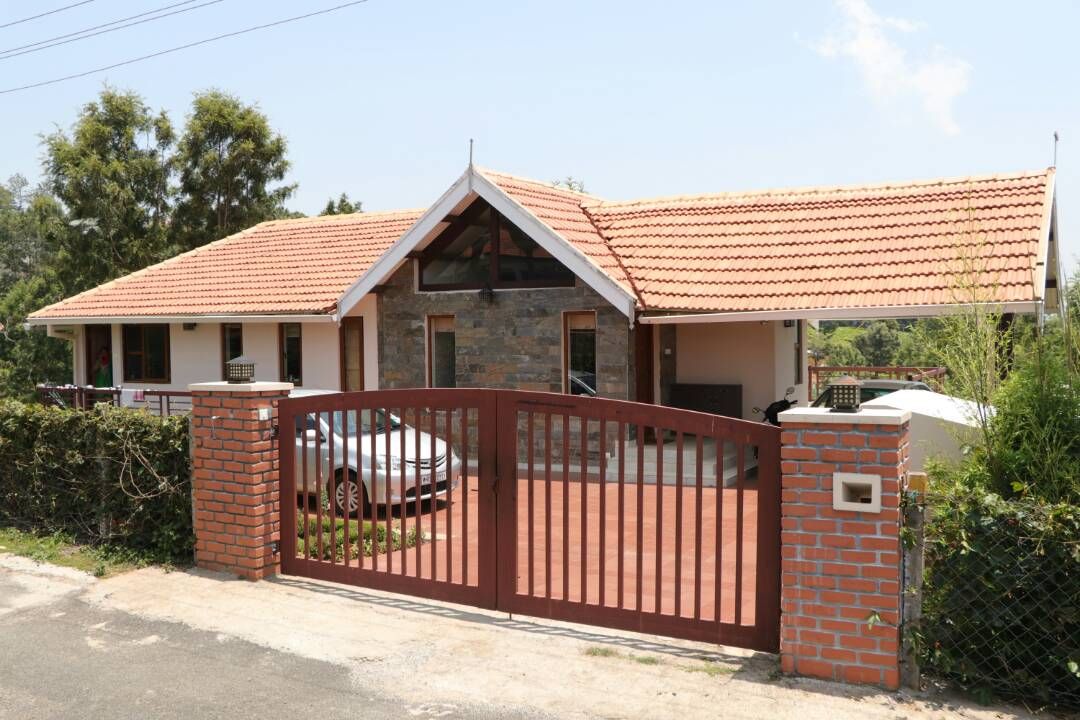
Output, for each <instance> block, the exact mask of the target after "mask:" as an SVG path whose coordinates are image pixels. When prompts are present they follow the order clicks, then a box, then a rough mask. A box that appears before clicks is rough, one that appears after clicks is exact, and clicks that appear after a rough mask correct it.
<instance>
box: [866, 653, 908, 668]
mask: <svg viewBox="0 0 1080 720" xmlns="http://www.w3.org/2000/svg"><path fill="white" fill-rule="evenodd" d="M859 662H861V663H862V664H864V665H880V666H883V667H896V666H897V664H898V662H899V661H898V659H897V657H896V656H895V655H882V654H879V653H859Z"/></svg>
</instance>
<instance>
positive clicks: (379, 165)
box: [0, 0, 1080, 268]
mask: <svg viewBox="0 0 1080 720" xmlns="http://www.w3.org/2000/svg"><path fill="white" fill-rule="evenodd" d="M71 1H72V0H48V1H47V2H46V1H44V0H43V2H41V3H34V4H32V5H31V4H28V3H16V2H4V3H0V24H2V23H3V22H6V21H9V20H12V19H18V18H20V17H23V16H25V15H28V14H31V10H28V8H32V9H42V10H44V9H50V8H53V7H58V6H61V5H66V4H70V2H71ZM205 1H206V0H199V2H205ZM341 1H342V0H310V1H309V2H304V3H299V2H288V1H287V0H262V1H260V2H254V1H252V0H246V1H245V0H224V1H223V2H219V3H217V4H214V5H211V6H209V7H205V8H202V9H198V10H194V11H192V12H189V13H185V14H182V15H177V16H174V17H171V18H167V19H165V20H161V21H158V22H153V23H147V24H144V25H141V26H138V27H135V28H129V29H126V30H120V31H118V32H115V33H111V34H107V35H103V36H100V37H97V38H93V39H90V40H86V41H82V42H77V43H71V44H68V45H65V46H62V47H58V48H54V49H50V50H46V51H43V52H38V53H32V54H27V55H24V56H21V57H16V58H11V59H7V60H0V86H2V88H7V87H11V86H16V85H22V84H25V83H27V82H35V81H38V80H45V79H49V78H52V77H56V76H60V75H67V74H70V73H73V72H78V71H82V70H85V69H89V68H93V67H97V66H101V65H106V64H110V63H113V62H116V61H120V60H124V59H126V58H129V57H135V56H138V55H143V54H146V53H150V52H154V51H157V50H161V49H164V48H167V47H172V46H175V45H180V44H183V43H186V42H190V41H193V40H198V39H201V38H204V37H208V36H211V35H215V34H218V33H221V32H227V31H229V30H233V29H239V28H243V27H247V26H249V25H255V24H261V23H263V22H268V21H272V20H276V19H279V18H283V17H288V16H291V15H296V14H299V13H302V12H306V11H309V10H314V9H319V8H323V7H329V6H332V5H335V4H338V3H339V2H341ZM167 4H171V0H143V1H141V2H135V1H133V0H95V1H94V2H90V3H88V4H85V5H83V6H80V7H78V8H74V9H72V10H69V11H65V12H62V13H58V14H55V15H52V16H49V17H47V18H43V19H41V20H37V21H33V22H27V23H23V24H20V25H16V26H13V27H9V28H3V29H0V50H2V49H5V48H10V47H13V46H16V45H23V44H25V43H29V42H35V41H37V40H42V39H45V38H48V37H52V36H55V35H60V34H63V33H66V32H71V31H74V30H79V29H82V28H85V27H88V26H91V25H96V24H99V23H103V22H108V21H110V20H114V19H117V18H121V17H124V16H127V15H133V14H135V13H138V12H143V11H146V10H151V9H154V8H157V7H160V6H163V5H167ZM1078 26H1080V4H1077V3H1072V2H1065V1H1062V2H1052V1H1046V2H1038V1H1036V2H1030V3H1023V4H1021V3H1015V2H948V3H942V2H928V1H912V2H903V3H900V2H885V1H884V0H804V1H801V2H773V3H767V2H755V3H734V2H688V1H681V0H665V1H664V2H656V1H655V0H653V1H650V2H634V1H633V0H621V1H619V2H614V1H612V2H606V1H604V2H601V1H596V2H588V1H586V0H581V1H578V2H571V1H569V0H543V1H542V2H541V1H539V0H536V1H533V0H515V1H514V2H479V1H469V0H459V1H458V2H445V0H444V1H436V0H369V1H368V2H367V3H366V4H363V5H359V6H356V7H351V8H347V9H344V10H342V11H340V12H337V13H333V14H330V15H326V16H322V17H318V18H313V19H310V20H305V21H301V22H298V23H293V24H290V25H286V26H283V27H279V28H275V29H270V30H266V31H262V32H258V33H254V34H251V35H247V36H244V37H240V38H234V39H230V40H225V41H222V42H219V43H214V44H211V45H205V46H202V47H199V48H196V49H193V50H189V51H184V52H181V53H177V54H173V55H170V56H166V57H163V58H159V59H155V60H151V61H148V62H144V63H140V64H136V65H132V66H129V67H125V68H119V69H116V70H112V71H109V72H107V73H102V74H100V75H95V76H91V77H88V78H83V79H79V80H74V81H70V82H66V83H61V84H57V85H52V86H49V87H45V88H40V89H35V90H29V91H26V92H20V93H12V94H8V95H0V112H2V113H3V118H4V120H3V132H2V134H0V177H7V176H8V175H10V174H12V173H15V172H21V173H23V174H25V175H27V176H29V177H31V178H32V179H34V178H36V177H37V176H38V173H39V163H40V154H41V148H40V144H39V134H40V133H43V132H48V131H50V130H51V129H53V128H54V127H56V126H57V125H59V126H62V127H67V126H68V125H70V123H71V121H72V120H73V119H74V117H75V115H76V112H77V110H78V108H79V106H80V105H81V104H83V103H84V102H86V101H88V100H90V99H91V98H92V97H93V96H94V95H95V94H96V92H97V91H98V90H99V89H100V88H101V87H102V85H103V83H106V82H107V83H109V84H111V85H113V86H115V87H118V88H130V89H133V90H136V91H138V92H139V93H141V94H142V95H143V96H144V97H145V99H146V100H147V102H148V103H149V104H150V105H151V106H152V107H154V108H165V109H167V110H168V111H169V112H170V114H171V115H172V116H173V118H174V120H176V121H180V120H181V119H182V117H183V115H184V114H185V113H186V112H187V109H188V107H189V104H190V98H191V95H192V93H194V92H196V91H198V90H201V89H205V88H210V87H217V88H220V89H223V90H227V91H229V92H232V93H235V94H237V95H239V96H240V97H241V98H243V99H244V100H246V101H249V102H253V103H257V104H258V105H259V106H260V107H261V108H262V109H263V110H264V111H265V112H266V114H267V115H268V116H269V117H270V120H271V122H272V124H273V126H274V127H275V128H276V129H277V130H278V131H280V132H281V133H282V134H284V135H285V137H286V138H287V139H288V141H289V156H290V159H291V160H292V163H293V168H292V173H291V179H292V180H294V181H296V182H298V183H299V189H298V192H297V194H296V196H295V197H294V199H293V200H292V202H291V203H290V204H291V206H292V207H293V208H294V209H297V210H301V211H303V212H308V213H314V212H317V211H318V210H319V209H320V208H321V206H322V205H323V204H324V203H325V201H326V199H327V198H328V197H330V196H331V195H334V196H336V195H337V194H339V193H341V192H343V191H345V192H348V193H349V195H350V196H351V197H353V198H354V199H359V200H362V201H363V203H364V207H365V209H369V210H381V209H394V208H403V207H424V206H427V205H428V204H430V203H431V202H433V201H434V200H435V199H436V198H437V197H438V196H439V195H440V194H441V193H442V192H443V191H444V190H445V189H446V188H447V187H448V186H449V185H450V183H451V182H452V181H453V180H454V179H455V178H456V177H457V176H458V175H459V174H460V172H461V171H462V170H463V168H464V166H465V164H466V162H467V152H468V139H469V138H470V137H472V138H475V139H476V159H477V162H478V163H480V164H482V165H485V166H488V167H493V168H497V169H500V170H504V171H507V172H513V173H517V174H521V175H526V176H529V177H535V178H539V179H545V180H546V179H554V178H558V177H563V176H566V175H568V174H572V175H574V176H575V177H578V178H580V179H583V180H584V181H585V183H586V185H587V187H588V189H589V190H590V191H591V192H593V193H596V194H598V195H602V196H605V197H610V198H613V199H618V198H632V197H639V196H649V195H670V194H678V193H700V192H716V191H726V190H748V189H758V188H767V187H784V186H793V185H817V184H840V183H860V182H876V181H888V180H903V179H914V178H924V177H934V176H956V175H966V174H971V173H987V172H1008V171H1014V170H1020V169H1035V168H1042V167H1046V166H1047V165H1049V164H1050V162H1051V133H1052V132H1053V131H1054V130H1058V131H1059V132H1060V134H1061V138H1062V140H1061V145H1060V147H1059V152H1058V166H1059V172H1058V203H1059V221H1060V225H1061V234H1062V240H1063V249H1064V257H1063V264H1064V265H1065V266H1066V267H1067V268H1068V267H1073V266H1074V265H1075V263H1076V258H1077V257H1078V256H1080V230H1078V229H1076V228H1074V227H1073V222H1072V220H1073V217H1074V216H1080V212H1074V211H1076V210H1077V208H1078V207H1080V93H1077V92H1076V89H1075V87H1076V75H1077V73H1078V72H1080V50H1078V49H1077V43H1076V40H1075V37H1074V33H1075V28H1076V27H1078ZM2 88H0V89H2Z"/></svg>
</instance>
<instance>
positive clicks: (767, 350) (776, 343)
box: [675, 321, 806, 420]
mask: <svg viewBox="0 0 1080 720" xmlns="http://www.w3.org/2000/svg"><path fill="white" fill-rule="evenodd" d="M783 325H784V324H783V322H782V321H776V322H742V323H705V324H701V325H678V326H677V330H676V333H677V339H676V344H675V346H676V353H675V368H676V369H675V376H676V382H680V383H708V384H725V385H726V384H738V385H742V416H743V419H746V420H761V419H763V418H762V416H761V415H754V413H753V408H754V407H759V408H765V406H767V405H768V404H769V403H771V402H773V401H774V400H779V399H780V398H782V397H784V390H785V389H787V388H788V387H791V386H792V385H795V347H794V346H795V332H796V330H795V328H794V327H790V328H785V327H784V326H783ZM804 329H805V328H804ZM804 343H805V339H804ZM801 361H802V363H803V381H804V383H805V380H806V367H805V364H806V356H805V353H803V355H802V358H801ZM800 393H801V394H800ZM805 393H806V387H805V384H803V385H799V386H797V387H796V388H795V394H794V395H793V397H795V398H803V397H805Z"/></svg>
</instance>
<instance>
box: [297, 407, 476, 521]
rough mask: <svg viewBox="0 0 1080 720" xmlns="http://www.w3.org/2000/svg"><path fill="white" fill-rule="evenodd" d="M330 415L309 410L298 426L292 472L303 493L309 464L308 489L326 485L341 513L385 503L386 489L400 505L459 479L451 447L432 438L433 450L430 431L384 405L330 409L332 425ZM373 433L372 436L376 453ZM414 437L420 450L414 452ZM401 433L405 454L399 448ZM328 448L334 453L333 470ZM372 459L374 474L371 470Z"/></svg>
mask: <svg viewBox="0 0 1080 720" xmlns="http://www.w3.org/2000/svg"><path fill="white" fill-rule="evenodd" d="M328 392H331V391H313V390H296V391H294V392H293V396H294V397H295V396H297V395H319V394H326V393H328ZM329 416H330V413H325V412H324V413H318V417H317V418H316V413H308V415H307V418H306V423H305V427H304V428H302V429H300V428H298V429H297V431H296V466H295V468H296V475H295V477H296V488H297V494H298V495H301V494H303V492H304V485H303V483H304V464H306V465H307V478H308V483H309V485H308V489H307V494H308V495H309V496H315V497H318V496H319V494H320V492H321V491H322V490H326V492H327V494H328V496H329V497H330V498H331V499H332V500H333V502H334V504H335V509H336V510H337V512H338V513H339V515H344V514H348V515H349V516H350V517H352V516H355V515H356V514H357V512H359V511H360V510H363V513H364V514H365V515H368V514H370V513H371V505H372V503H375V504H376V505H385V504H386V501H387V490H388V489H389V501H390V504H391V505H398V504H401V503H403V502H405V503H409V502H415V501H416V500H417V494H419V500H420V501H421V502H423V501H426V500H432V499H437V498H440V497H443V496H445V495H446V494H447V492H449V491H450V490H452V489H454V488H456V487H458V485H459V484H460V483H461V461H460V460H459V459H458V456H457V454H456V453H454V451H453V449H452V448H448V447H447V445H446V442H445V441H444V440H442V439H440V438H435V440H434V454H432V437H431V435H429V434H428V433H426V432H422V431H419V430H417V429H415V428H413V427H410V426H408V425H405V424H403V423H402V422H401V420H400V419H399V418H398V417H397V416H395V415H393V414H390V413H385V412H383V411H382V410H375V411H374V413H373V412H372V411H371V410H361V411H358V412H357V411H350V412H348V413H343V412H341V411H338V412H334V413H333V427H332V428H331V427H330V422H329V420H330V418H329ZM346 416H347V417H346ZM357 420H359V423H360V424H359V427H357ZM386 433H389V434H390V453H389V454H387V453H386V438H385V435H386ZM372 434H374V435H375V436H376V440H375V453H374V454H372V447H371V445H372V443H371V436H372ZM346 436H347V437H348V440H349V442H348V457H347V458H344V457H343V456H344V447H345V442H344V441H345V438H346ZM418 436H419V446H420V452H419V455H417V451H416V450H417V437H418ZM403 438H404V445H405V453H404V455H402V453H401V446H402V439H403ZM331 447H333V452H334V462H333V463H332V466H333V468H334V469H333V472H331V462H330V449H331ZM373 464H374V468H375V472H374V477H373V473H372V471H371V468H372V465H373ZM320 466H321V468H322V472H321V473H319V474H318V475H317V474H316V470H317V469H318V468H319V467H320ZM343 468H346V469H347V472H348V479H349V482H348V483H346V482H345V474H344V472H345V470H343ZM402 472H404V482H403V481H402ZM317 477H318V478H319V480H318V481H317V480H316V478H317ZM357 478H360V482H357ZM320 481H321V482H320ZM373 482H374V485H373ZM320 485H321V487H320ZM387 485H389V488H387ZM403 485H404V494H402V486H403ZM346 486H348V490H346ZM361 488H363V494H362V495H361V491H360V489H361ZM346 495H347V496H348V497H347V498H346Z"/></svg>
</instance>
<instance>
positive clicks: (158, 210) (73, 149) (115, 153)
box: [44, 88, 175, 295]
mask: <svg viewBox="0 0 1080 720" xmlns="http://www.w3.org/2000/svg"><path fill="white" fill-rule="evenodd" d="M174 138H175V136H174V132H173V128H172V123H171V122H170V121H169V118H168V117H167V116H166V115H165V113H164V112H160V113H158V114H156V115H155V114H153V113H152V112H151V110H150V108H149V107H148V106H147V105H146V103H145V102H144V101H143V99H142V98H141V97H139V95H138V94H136V93H134V92H130V91H127V92H121V91H116V90H112V89H110V88H106V89H105V90H103V91H102V92H101V95H100V96H99V97H98V99H96V100H94V101H91V102H89V103H87V104H86V105H85V106H84V107H83V110H82V113H81V114H80V116H79V118H78V120H76V121H75V125H74V126H73V127H72V130H71V134H70V135H69V134H68V133H66V132H64V131H63V130H57V131H55V132H53V133H52V134H50V135H48V136H46V137H45V138H44V145H45V159H44V164H45V173H46V176H47V182H48V185H49V188H50V189H51V190H52V192H53V193H54V194H55V195H56V197H57V198H58V199H59V200H60V202H62V203H63V204H64V207H66V208H67V211H68V213H69V215H70V217H69V220H70V221H71V223H70V224H71V227H70V229H69V231H68V232H63V233H59V234H57V235H56V236H55V238H54V241H55V248H54V258H53V262H52V266H53V269H54V271H55V272H56V274H57V277H58V278H59V279H60V281H61V283H62V285H63V289H64V294H65V295H67V294H71V293H74V292H79V291H81V290H84V289H86V288H89V287H93V286H95V285H98V284H100V283H103V282H105V281H107V280H111V279H112V278H115V277H118V276H120V275H126V274H128V273H130V272H133V271H135V270H138V269H140V268H143V267H146V266H147V265H150V264H151V263H155V262H158V261H159V260H162V259H164V258H165V257H166V251H167V249H168V242H167V239H166V230H167V227H168V222H167V221H168V195H169V184H168V179H169V175H170V161H169V159H168V152H169V149H170V148H171V147H172V144H173V141H174Z"/></svg>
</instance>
